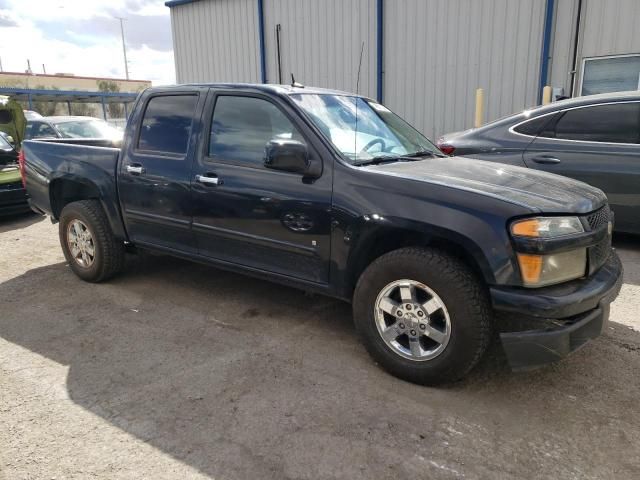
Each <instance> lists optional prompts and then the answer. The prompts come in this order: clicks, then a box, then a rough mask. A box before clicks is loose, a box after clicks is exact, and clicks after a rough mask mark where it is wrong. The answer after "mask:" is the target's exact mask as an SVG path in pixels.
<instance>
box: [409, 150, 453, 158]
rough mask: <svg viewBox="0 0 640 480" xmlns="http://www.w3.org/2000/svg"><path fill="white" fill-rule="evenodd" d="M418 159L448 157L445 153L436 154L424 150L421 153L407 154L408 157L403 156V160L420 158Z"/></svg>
mask: <svg viewBox="0 0 640 480" xmlns="http://www.w3.org/2000/svg"><path fill="white" fill-rule="evenodd" d="M418 157H435V158H444V157H446V155H445V154H444V153H438V152H434V151H433V150H422V151H419V152H413V153H407V154H406V155H402V156H401V158H418Z"/></svg>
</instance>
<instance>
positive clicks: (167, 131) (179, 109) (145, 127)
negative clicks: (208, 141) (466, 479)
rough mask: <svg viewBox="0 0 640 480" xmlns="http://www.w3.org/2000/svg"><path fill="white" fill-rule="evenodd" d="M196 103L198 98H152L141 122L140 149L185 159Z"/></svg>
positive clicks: (180, 96) (185, 96) (182, 96)
mask: <svg viewBox="0 0 640 480" xmlns="http://www.w3.org/2000/svg"><path fill="white" fill-rule="evenodd" d="M197 102H198V96H197V95H163V96H158V97H152V98H151V100H149V103H147V108H146V110H145V112H144V116H143V118H142V126H141V127H140V137H139V139H138V149H139V150H146V151H150V152H161V153H169V154H173V155H185V154H186V153H187V147H188V146H189V136H190V135H191V123H192V121H193V116H194V114H195V110H196V104H197Z"/></svg>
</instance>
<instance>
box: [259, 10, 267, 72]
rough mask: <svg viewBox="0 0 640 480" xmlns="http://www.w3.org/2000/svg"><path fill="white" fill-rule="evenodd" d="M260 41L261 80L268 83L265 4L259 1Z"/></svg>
mask: <svg viewBox="0 0 640 480" xmlns="http://www.w3.org/2000/svg"><path fill="white" fill-rule="evenodd" d="M258 40H259V42H260V80H261V81H262V83H267V64H266V58H265V57H266V53H265V46H264V2H263V0H258Z"/></svg>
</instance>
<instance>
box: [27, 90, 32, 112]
mask: <svg viewBox="0 0 640 480" xmlns="http://www.w3.org/2000/svg"><path fill="white" fill-rule="evenodd" d="M27 99H28V100H29V110H33V99H32V98H31V94H30V93H29V94H28V95H27Z"/></svg>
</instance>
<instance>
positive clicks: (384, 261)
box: [353, 247, 491, 385]
mask: <svg viewBox="0 0 640 480" xmlns="http://www.w3.org/2000/svg"><path fill="white" fill-rule="evenodd" d="M353 312H354V320H355V324H356V329H357V330H358V333H359V334H360V336H361V337H362V339H363V342H364V345H365V347H366V349H367V351H368V352H369V354H370V355H371V356H372V357H373V358H374V360H376V361H377V362H378V363H379V364H380V365H381V366H382V367H383V368H384V369H385V370H387V371H388V372H390V373H391V374H392V375H395V376H397V377H399V378H402V379H404V380H408V381H410V382H414V383H420V384H425V385H429V384H438V383H443V382H451V381H454V380H457V379H459V378H461V377H463V376H464V375H465V374H467V373H468V372H469V371H470V370H471V369H472V368H473V367H474V366H475V365H476V363H477V362H478V361H479V360H480V358H481V357H482V355H483V354H484V352H485V350H486V348H487V346H488V344H489V340H490V336H491V309H490V306H489V302H488V299H487V294H486V289H485V288H484V286H483V285H482V283H481V282H480V281H479V280H478V279H477V278H476V276H475V275H474V273H473V272H472V271H471V269H470V268H469V267H468V266H466V265H465V264H464V263H463V262H462V261H460V260H458V259H457V258H455V257H453V256H451V255H448V254H446V253H444V252H442V251H439V250H436V249H429V248H413V247H411V248H402V249H399V250H395V251H393V252H390V253H387V254H385V255H383V256H381V257H379V258H378V259H376V260H375V261H374V262H373V263H372V264H371V265H369V267H367V269H366V270H365V271H364V273H363V274H362V275H361V276H360V279H359V280H358V284H357V285H356V290H355V293H354V298H353Z"/></svg>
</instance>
